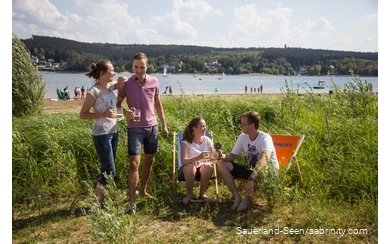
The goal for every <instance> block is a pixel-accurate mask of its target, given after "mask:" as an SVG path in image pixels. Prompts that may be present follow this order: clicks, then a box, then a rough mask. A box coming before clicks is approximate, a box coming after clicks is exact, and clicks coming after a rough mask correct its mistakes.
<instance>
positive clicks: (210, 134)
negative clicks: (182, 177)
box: [172, 131, 219, 202]
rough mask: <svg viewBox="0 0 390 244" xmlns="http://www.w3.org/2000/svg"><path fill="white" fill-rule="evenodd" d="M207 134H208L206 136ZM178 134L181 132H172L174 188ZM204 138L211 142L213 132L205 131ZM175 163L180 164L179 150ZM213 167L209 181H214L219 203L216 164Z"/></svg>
mask: <svg viewBox="0 0 390 244" xmlns="http://www.w3.org/2000/svg"><path fill="white" fill-rule="evenodd" d="M207 133H208V134H207ZM179 134H181V132H179V133H177V132H173V149H172V182H173V184H174V186H176V184H177V182H178V181H179V180H178V178H179V177H178V176H176V142H177V143H178V148H179V147H181V145H179V143H181V142H179V141H178V139H179ZM206 136H208V137H209V138H210V139H211V141H212V140H213V132H211V131H207V132H206ZM177 161H178V166H179V165H180V164H181V163H179V161H181V159H180V150H178V158H177ZM212 165H213V171H214V172H213V175H212V178H211V179H210V180H214V181H215V194H216V200H217V201H219V196H218V178H217V167H216V164H212ZM191 202H204V201H203V200H191Z"/></svg>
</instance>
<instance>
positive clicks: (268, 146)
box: [218, 112, 279, 210]
mask: <svg viewBox="0 0 390 244" xmlns="http://www.w3.org/2000/svg"><path fill="white" fill-rule="evenodd" d="M259 124H260V115H259V114H258V113H257V112H246V113H244V114H243V115H242V116H241V129H242V132H243V133H242V134H241V135H240V136H239V137H238V138H237V141H236V145H235V146H234V148H233V150H232V151H231V153H229V154H226V155H225V154H222V152H221V151H219V153H220V155H219V156H220V157H221V159H222V160H221V161H219V162H218V171H219V173H220V174H221V176H222V178H223V181H224V182H225V184H226V185H227V187H228V188H229V190H230V191H231V192H232V194H233V197H234V203H233V206H232V210H234V209H237V208H238V210H245V209H246V208H247V207H248V205H249V202H250V200H251V198H252V197H253V195H254V191H255V183H256V182H257V180H258V179H259V177H260V171H261V168H263V167H264V166H265V165H266V164H267V163H268V162H270V163H271V164H272V165H273V166H274V167H275V169H279V163H278V161H277V158H276V152H275V147H274V144H273V141H272V138H271V136H270V135H269V134H267V133H265V132H262V131H260V130H259ZM241 153H245V155H246V158H247V160H248V167H245V166H243V165H240V164H238V163H235V162H233V161H234V160H235V159H236V158H237V157H238V155H239V154H241ZM234 177H236V178H243V179H248V182H247V183H246V186H245V197H244V199H242V198H241V197H240V195H239V194H238V191H237V187H236V185H235V183H234Z"/></svg>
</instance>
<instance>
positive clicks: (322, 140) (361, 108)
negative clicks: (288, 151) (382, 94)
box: [12, 77, 378, 243]
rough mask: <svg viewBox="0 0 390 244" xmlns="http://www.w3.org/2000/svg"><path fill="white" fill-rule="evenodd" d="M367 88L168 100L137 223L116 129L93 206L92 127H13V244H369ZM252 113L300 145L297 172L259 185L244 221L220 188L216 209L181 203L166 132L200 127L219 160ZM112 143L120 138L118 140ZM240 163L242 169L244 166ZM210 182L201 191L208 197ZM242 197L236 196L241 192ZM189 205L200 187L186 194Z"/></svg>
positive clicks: (373, 178)
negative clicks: (111, 158)
mask: <svg viewBox="0 0 390 244" xmlns="http://www.w3.org/2000/svg"><path fill="white" fill-rule="evenodd" d="M367 87H368V83H367V81H361V80H360V79H359V78H358V77H352V78H351V82H349V83H348V84H347V85H346V86H345V87H336V86H334V89H333V94H332V95H322V96H319V95H317V94H313V93H312V92H311V90H310V87H308V88H307V89H306V93H304V94H299V93H298V91H302V88H300V87H294V86H293V85H292V84H290V83H288V82H287V81H286V86H285V87H284V88H283V89H282V96H275V97H262V96H259V95H242V96H239V97H235V98H229V99H224V98H223V97H219V96H210V97H189V96H169V97H167V98H164V99H163V106H164V110H165V116H166V120H167V124H168V129H169V131H170V136H169V138H168V139H163V138H162V137H160V139H159V152H158V153H157V154H156V159H155V164H154V166H153V171H152V174H151V178H150V182H149V185H148V192H149V193H151V194H152V195H153V196H154V197H155V200H146V199H144V198H137V213H136V214H135V215H124V214H123V213H122V212H123V208H124V207H125V205H126V203H127V202H126V201H127V196H126V192H127V171H128V160H127V147H126V145H125V140H126V138H125V135H126V125H125V121H124V120H123V121H120V122H119V123H120V129H119V133H120V141H119V144H118V150H117V157H116V169H117V176H116V177H115V179H114V180H111V184H110V185H109V187H108V193H107V198H106V207H105V208H104V209H101V208H100V207H99V205H98V204H97V203H96V201H95V200H94V199H93V191H94V188H95V185H96V182H97V180H98V177H99V167H100V165H99V160H98V156H97V153H96V151H95V148H94V146H93V142H92V138H91V135H90V134H91V125H92V121H84V120H80V119H79V117H78V113H61V114H45V115H41V116H30V117H22V118H13V123H12V216H13V220H12V239H13V243H31V242H33V243H64V242H65V243H171V242H174V243H187V242H191V243H201V242H202V243H236V242H244V243H247V242H255V243H256V242H260V243H262V242H265V243H268V242H277V243H278V242H287V243H334V242H337V243H376V242H378V97H377V96H376V95H372V94H368V93H367ZM251 110H253V111H258V112H259V113H260V115H261V119H262V121H261V124H260V129H261V130H262V131H265V132H269V133H275V134H296V135H298V134H299V135H301V134H304V135H305V140H304V141H303V144H302V146H301V148H300V150H299V153H298V161H299V165H300V169H301V172H302V174H303V183H304V185H303V186H301V185H300V183H299V177H298V174H297V170H296V167H295V164H294V165H292V167H291V168H290V170H288V171H287V172H284V171H281V172H280V174H279V176H278V178H279V179H278V181H277V182H276V183H273V182H270V181H269V180H267V177H265V178H264V180H263V181H261V182H259V190H258V191H257V193H256V196H255V198H254V201H253V203H252V204H251V205H250V207H249V209H248V210H247V211H245V212H237V211H231V210H230V206H231V204H232V201H231V194H230V192H229V190H228V189H227V187H226V186H225V185H224V184H223V182H222V179H221V178H218V187H219V198H220V199H221V202H217V203H210V204H205V203H190V204H189V205H187V206H184V205H182V204H181V203H180V200H181V199H182V198H183V197H185V196H186V188H185V183H178V184H177V185H176V186H175V185H174V184H173V182H172V179H171V174H172V148H173V132H174V131H176V132H179V131H183V129H184V127H185V125H186V124H187V123H188V122H189V121H190V120H191V118H193V117H196V116H201V117H203V118H204V119H205V121H206V123H207V126H208V130H209V131H213V134H214V138H213V140H214V142H221V143H222V150H223V151H224V152H225V153H227V152H229V151H230V150H231V149H232V148H233V146H234V143H235V140H236V138H237V137H238V135H239V134H240V133H241V129H240V127H239V125H240V116H241V114H242V113H243V112H245V111H251ZM122 133H124V134H123V135H122ZM238 161H239V162H242V163H245V160H244V158H243V157H242V156H240V157H239V160H238ZM213 184H214V183H211V184H210V187H209V189H208V191H207V195H208V196H209V197H215V187H214V185H213ZM239 187H240V189H241V192H242V193H243V187H244V186H243V185H240V186H239ZM194 193H195V195H197V194H199V185H197V186H196V188H195V189H194Z"/></svg>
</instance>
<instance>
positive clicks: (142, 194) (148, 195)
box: [139, 192, 154, 199]
mask: <svg viewBox="0 0 390 244" xmlns="http://www.w3.org/2000/svg"><path fill="white" fill-rule="evenodd" d="M139 195H140V196H141V197H147V198H149V199H154V198H153V197H152V196H151V195H150V194H149V193H147V192H140V193H139Z"/></svg>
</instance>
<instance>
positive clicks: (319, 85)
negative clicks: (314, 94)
mask: <svg viewBox="0 0 390 244" xmlns="http://www.w3.org/2000/svg"><path fill="white" fill-rule="evenodd" d="M324 83H325V81H323V80H319V81H318V86H313V89H325V86H324Z"/></svg>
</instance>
